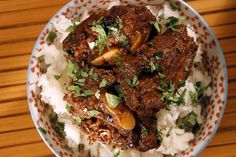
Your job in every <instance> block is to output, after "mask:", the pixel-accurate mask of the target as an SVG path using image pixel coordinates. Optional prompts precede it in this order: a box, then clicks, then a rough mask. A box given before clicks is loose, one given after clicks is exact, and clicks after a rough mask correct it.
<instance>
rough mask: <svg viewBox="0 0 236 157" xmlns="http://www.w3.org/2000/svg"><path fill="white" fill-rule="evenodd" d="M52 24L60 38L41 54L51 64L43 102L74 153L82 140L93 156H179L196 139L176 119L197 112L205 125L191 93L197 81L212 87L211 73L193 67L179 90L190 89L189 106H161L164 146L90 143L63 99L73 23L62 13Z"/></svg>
mask: <svg viewBox="0 0 236 157" xmlns="http://www.w3.org/2000/svg"><path fill="white" fill-rule="evenodd" d="M118 4H119V2H117V1H116V2H114V3H113V4H112V5H118ZM110 7H111V6H110ZM110 7H109V8H110ZM147 8H148V9H149V10H151V12H152V13H154V12H156V11H153V10H152V7H150V6H149V7H147ZM160 12H164V14H165V16H167V17H169V16H175V17H178V18H181V17H180V16H179V14H178V12H177V11H173V10H172V9H171V8H170V7H169V6H168V5H164V9H162V10H160ZM87 17H88V14H87V11H85V14H84V15H83V17H82V19H81V21H83V20H84V19H86V18H87ZM52 24H53V27H54V28H53V29H55V30H56V31H57V38H56V40H55V44H52V45H50V46H48V45H44V47H43V48H42V52H41V53H40V56H41V55H44V58H45V63H46V64H47V65H49V66H48V68H47V72H46V73H45V74H43V75H41V76H40V77H39V79H38V82H39V83H38V86H39V87H41V88H42V91H41V97H42V98H41V99H42V101H44V102H45V103H48V104H50V105H51V106H52V108H53V111H54V112H55V113H56V114H57V115H58V117H59V118H58V120H59V121H60V122H63V123H65V130H64V131H65V134H66V140H67V144H68V145H69V146H70V147H71V148H72V149H73V150H75V151H74V152H76V149H77V146H78V144H80V143H83V144H85V149H86V150H87V151H85V152H83V155H82V156H87V155H88V150H90V152H91V156H94V157H98V156H99V157H107V156H113V155H114V153H116V152H118V151H120V156H119V157H142V156H143V157H144V156H145V157H154V156H155V157H162V156H164V155H163V154H166V155H176V154H178V153H180V152H182V151H184V150H186V149H187V148H189V146H190V145H189V141H191V140H193V139H194V134H193V133H189V132H185V131H184V130H183V129H179V128H177V127H176V120H177V119H178V118H179V117H184V116H186V115H187V114H189V113H190V112H192V111H193V112H195V113H196V114H197V115H198V119H197V121H198V123H199V124H201V123H202V122H203V120H204V118H203V117H202V116H201V106H200V104H197V105H195V106H193V105H191V103H192V102H191V98H190V96H189V92H190V91H191V92H195V91H196V89H195V87H194V84H195V83H196V82H197V81H201V82H202V83H203V85H204V86H208V85H209V84H210V82H211V77H210V76H209V75H208V73H207V72H203V71H201V70H199V69H195V68H193V72H192V73H191V75H190V76H189V78H188V80H187V81H186V84H185V86H184V87H181V88H180V89H179V91H183V90H184V89H186V90H187V91H186V94H185V96H184V101H185V105H182V106H177V105H171V107H170V109H169V110H166V109H161V110H160V111H159V112H158V113H157V114H156V116H157V118H158V121H157V127H158V129H159V130H160V131H161V133H162V134H163V136H162V138H163V140H162V143H161V146H160V147H159V148H158V149H153V150H149V151H147V152H145V153H140V152H138V151H136V150H129V151H123V150H119V149H117V148H116V149H112V148H110V147H109V146H106V145H104V144H102V143H100V142H95V143H94V144H92V145H90V144H89V143H88V142H87V135H84V134H82V133H81V132H80V129H79V127H78V126H77V125H76V124H75V123H74V122H73V119H72V118H71V116H70V114H69V113H68V112H67V110H66V102H65V101H64V100H63V96H64V94H65V92H66V91H65V84H66V76H65V69H66V67H67V62H66V60H65V58H64V56H63V50H62V41H63V40H64V39H65V38H66V36H67V35H68V32H66V29H67V28H68V27H69V26H70V25H71V24H72V22H71V21H70V20H69V19H67V18H65V17H64V16H60V17H59V18H57V19H55V20H54V21H52ZM188 34H189V35H190V36H192V37H193V38H194V39H195V41H196V39H197V37H198V36H197V35H196V34H195V33H194V32H193V31H192V30H191V29H190V28H188ZM91 46H93V45H91ZM199 47H200V48H199V49H198V51H197V54H196V57H195V59H194V62H195V63H198V62H200V63H201V62H202V56H201V54H202V50H201V45H199ZM55 75H61V76H62V77H61V79H59V80H57V79H55V77H54V76H55ZM211 92H212V91H211V88H210V87H209V88H208V89H207V92H206V94H207V95H208V96H210V95H211ZM171 128H172V129H171ZM169 130H171V131H169ZM167 133H168V134H169V136H166V135H167Z"/></svg>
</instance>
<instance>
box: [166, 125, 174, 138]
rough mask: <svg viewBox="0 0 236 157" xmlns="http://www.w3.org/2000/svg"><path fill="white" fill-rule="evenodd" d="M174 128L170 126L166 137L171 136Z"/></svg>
mask: <svg viewBox="0 0 236 157" xmlns="http://www.w3.org/2000/svg"><path fill="white" fill-rule="evenodd" d="M172 129H173V126H172V127H170V129H169V130H168V132H167V134H166V137H169V136H170V133H171V130H172Z"/></svg>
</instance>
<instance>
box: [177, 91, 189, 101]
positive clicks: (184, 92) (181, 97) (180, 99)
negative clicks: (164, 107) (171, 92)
mask: <svg viewBox="0 0 236 157" xmlns="http://www.w3.org/2000/svg"><path fill="white" fill-rule="evenodd" d="M186 92H187V89H186V88H185V89H184V91H183V92H182V93H181V94H180V96H179V98H178V102H177V104H178V105H181V104H185V101H184V96H185V94H186Z"/></svg>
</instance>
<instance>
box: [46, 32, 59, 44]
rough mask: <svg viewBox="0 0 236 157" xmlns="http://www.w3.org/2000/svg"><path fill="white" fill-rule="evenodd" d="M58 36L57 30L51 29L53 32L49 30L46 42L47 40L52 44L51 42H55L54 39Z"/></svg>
mask: <svg viewBox="0 0 236 157" xmlns="http://www.w3.org/2000/svg"><path fill="white" fill-rule="evenodd" d="M56 37H57V34H56V32H54V31H51V32H49V34H48V36H47V38H46V42H47V43H48V44H51V43H53V42H54V40H55V38H56Z"/></svg>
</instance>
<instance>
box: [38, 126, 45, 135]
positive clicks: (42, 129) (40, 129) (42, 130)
mask: <svg viewBox="0 0 236 157" xmlns="http://www.w3.org/2000/svg"><path fill="white" fill-rule="evenodd" d="M38 129H39V131H40V132H41V133H42V134H46V133H47V131H46V130H45V129H44V128H42V127H39V128H38Z"/></svg>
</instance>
